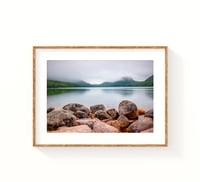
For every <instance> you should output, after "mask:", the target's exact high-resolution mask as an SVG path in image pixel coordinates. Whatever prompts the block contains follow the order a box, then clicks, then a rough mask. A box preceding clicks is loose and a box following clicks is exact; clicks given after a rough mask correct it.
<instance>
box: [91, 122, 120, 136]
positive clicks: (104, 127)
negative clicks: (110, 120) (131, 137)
mask: <svg viewBox="0 0 200 182" xmlns="http://www.w3.org/2000/svg"><path fill="white" fill-rule="evenodd" d="M93 131H94V132H96V133H117V132H119V130H118V129H117V128H115V127H113V126H110V125H108V124H106V123H104V122H102V121H96V122H95V123H94V126H93Z"/></svg>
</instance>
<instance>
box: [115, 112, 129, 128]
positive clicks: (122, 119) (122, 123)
mask: <svg viewBox="0 0 200 182" xmlns="http://www.w3.org/2000/svg"><path fill="white" fill-rule="evenodd" d="M117 120H118V122H119V125H120V128H126V127H128V125H129V120H128V118H127V117H126V116H124V115H121V116H119V118H118V119H117Z"/></svg>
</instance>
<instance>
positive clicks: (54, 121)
mask: <svg viewBox="0 0 200 182" xmlns="http://www.w3.org/2000/svg"><path fill="white" fill-rule="evenodd" d="M75 120H76V117H75V116H74V115H73V114H72V113H71V112H66V111H64V110H54V111H51V112H49V113H48V114H47V130H55V129H57V128H58V127H60V126H73V121H75Z"/></svg>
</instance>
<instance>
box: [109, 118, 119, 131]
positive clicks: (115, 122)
mask: <svg viewBox="0 0 200 182" xmlns="http://www.w3.org/2000/svg"><path fill="white" fill-rule="evenodd" d="M106 123H107V124H109V125H110V126H113V127H115V128H117V129H118V130H119V131H120V129H121V128H120V123H119V121H118V120H109V121H108V122H106Z"/></svg>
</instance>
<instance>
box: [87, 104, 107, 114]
mask: <svg viewBox="0 0 200 182" xmlns="http://www.w3.org/2000/svg"><path fill="white" fill-rule="evenodd" d="M105 109H106V108H105V106H104V105H103V104H98V105H93V106H90V110H91V112H92V113H93V114H94V113H95V112H96V111H99V110H103V111H104V110H105Z"/></svg>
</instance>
